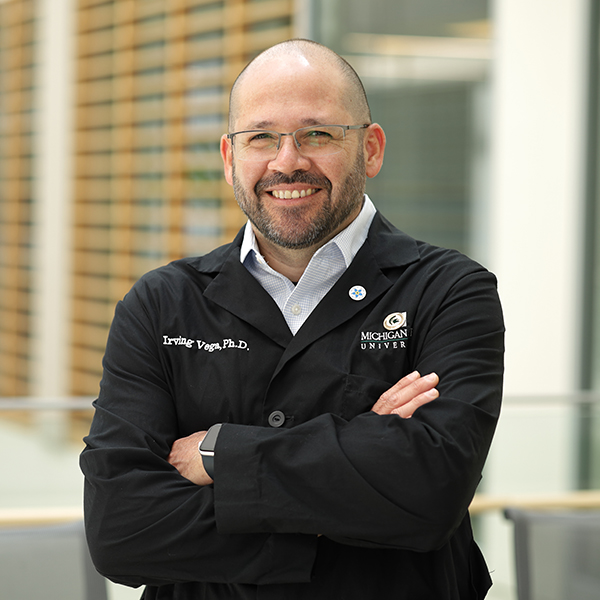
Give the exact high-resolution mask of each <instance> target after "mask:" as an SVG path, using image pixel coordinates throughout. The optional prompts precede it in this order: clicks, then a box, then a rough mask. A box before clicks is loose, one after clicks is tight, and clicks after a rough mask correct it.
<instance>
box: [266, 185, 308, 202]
mask: <svg viewBox="0 0 600 600" xmlns="http://www.w3.org/2000/svg"><path fill="white" fill-rule="evenodd" d="M316 191H317V190H315V189H313V188H310V189H308V190H301V191H298V190H294V191H293V192H290V190H273V191H272V192H271V193H272V194H273V196H275V198H279V199H280V200H284V199H285V200H289V199H291V198H306V196H312V195H313V194H314V193H315V192H316Z"/></svg>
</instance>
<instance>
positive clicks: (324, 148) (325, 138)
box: [227, 124, 369, 161]
mask: <svg viewBox="0 0 600 600" xmlns="http://www.w3.org/2000/svg"><path fill="white" fill-rule="evenodd" d="M367 127H369V124H365V125H313V126H311V127H300V129H296V131H292V132H290V133H279V132H278V131H268V130H264V129H249V130H246V131H236V132H234V133H228V134H227V137H228V138H229V139H230V140H231V143H232V146H233V148H234V153H235V155H236V156H237V158H238V159H239V160H256V161H258V160H273V159H275V158H276V156H277V153H278V152H279V149H280V147H281V140H282V138H283V136H286V135H291V136H292V139H293V140H294V143H295V145H296V148H297V150H298V152H299V153H300V154H302V156H306V157H308V158H318V157H319V156H327V155H329V154H336V153H337V152H341V151H342V149H343V147H344V142H345V140H346V131H348V130H349V129H365V128H367Z"/></svg>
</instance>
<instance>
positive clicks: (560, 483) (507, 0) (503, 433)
mask: <svg viewBox="0 0 600 600" xmlns="http://www.w3.org/2000/svg"><path fill="white" fill-rule="evenodd" d="M588 10H589V0H495V2H494V7H493V28H494V50H495V51H494V59H493V83H492V101H491V104H492V107H491V109H492V123H491V140H492V144H491V165H490V168H491V201H490V212H489V232H490V236H489V239H490V242H489V248H488V254H487V256H488V259H489V260H488V261H487V265H488V266H489V267H490V269H491V270H492V271H494V272H495V273H496V275H497V276H498V281H499V289H500V296H501V298H502V302H503V307H504V313H505V319H506V327H507V334H506V376H505V391H506V395H507V396H527V395H538V396H543V395H545V394H547V395H549V396H555V395H557V394H568V393H569V392H573V391H575V390H577V387H578V383H579V356H580V348H581V331H580V327H581V324H580V314H581V289H582V285H581V284H582V276H583V272H582V268H583V264H582V260H581V258H582V252H583V239H582V235H583V214H584V210H583V209H584V177H585V171H584V167H585V160H584V157H585V125H586V123H585V119H586V110H585V109H586V106H585V104H586V92H587V90H586V88H587V81H586V74H587V65H588V53H589V49H588V27H589V18H588ZM573 425H574V424H573V417H572V412H571V411H570V410H569V409H568V407H565V406H560V405H555V406H542V405H540V406H536V407H531V406H527V405H526V404H522V405H520V406H519V405H517V406H515V405H514V404H513V405H512V406H511V405H509V404H507V405H506V406H505V408H504V412H503V415H502V417H501V419H500V423H499V426H498V431H497V434H496V437H495V439H494V443H493V445H492V450H491V452H490V456H489V458H488V462H487V465H486V473H485V477H484V489H485V491H486V492H488V493H496V494H507V493H517V494H518V493H520V494H524V493H525V494H526V493H551V492H555V491H563V490H566V489H569V488H570V487H571V486H572V484H573V483H574V479H575V474H576V469H575V466H576V465H575V450H576V443H575V442H576V440H575V436H574V433H575V428H574V426H573ZM512 536H513V532H512V527H511V526H509V524H508V523H507V522H506V521H505V520H504V519H503V518H502V517H501V516H500V515H493V516H490V517H486V520H485V523H484V526H483V535H482V539H481V541H482V547H483V550H484V553H485V555H486V558H487V561H488V566H489V567H490V569H491V570H492V571H493V572H494V574H493V578H494V581H495V585H494V587H493V588H492V592H491V593H490V600H500V599H502V600H505V599H508V598H514V597H515V596H514V563H513V558H512V543H513V542H512Z"/></svg>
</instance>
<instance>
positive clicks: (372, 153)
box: [364, 123, 385, 177]
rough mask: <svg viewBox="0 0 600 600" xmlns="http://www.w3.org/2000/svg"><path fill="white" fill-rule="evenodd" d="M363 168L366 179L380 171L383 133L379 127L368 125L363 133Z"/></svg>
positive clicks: (383, 146) (383, 151) (375, 124)
mask: <svg viewBox="0 0 600 600" xmlns="http://www.w3.org/2000/svg"><path fill="white" fill-rule="evenodd" d="M364 141H365V166H366V170H367V177H375V175H377V173H379V171H380V170H381V165H382V164H383V155H384V153H385V133H384V131H383V129H382V128H381V126H380V125H378V124H377V123H373V124H372V125H369V127H368V128H367V130H366V133H365V140H364Z"/></svg>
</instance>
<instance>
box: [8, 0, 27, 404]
mask: <svg viewBox="0 0 600 600" xmlns="http://www.w3.org/2000/svg"><path fill="white" fill-rule="evenodd" d="M34 25H35V20H34V2H33V0H9V1H8V2H4V3H0V396H19V395H26V394H28V393H29V371H30V364H29V362H30V361H29V350H30V321H31V313H30V310H31V306H30V305H31V277H30V273H31V265H30V257H31V212H32V210H31V205H32V199H31V194H32V160H33V156H32V118H33V95H34V58H33V57H34Z"/></svg>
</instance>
